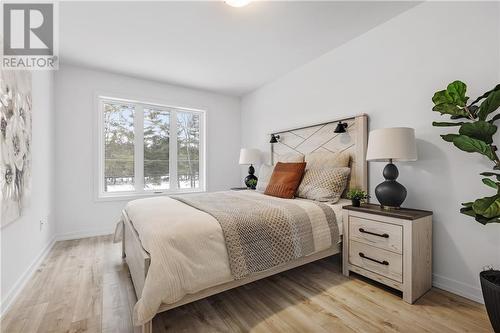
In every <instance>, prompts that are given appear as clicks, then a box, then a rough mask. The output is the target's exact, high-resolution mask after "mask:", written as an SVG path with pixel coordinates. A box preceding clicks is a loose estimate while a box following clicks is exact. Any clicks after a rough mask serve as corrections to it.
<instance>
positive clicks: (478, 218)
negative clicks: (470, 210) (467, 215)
mask: <svg viewBox="0 0 500 333" xmlns="http://www.w3.org/2000/svg"><path fill="white" fill-rule="evenodd" d="M475 220H476V221H477V222H479V223H481V224H483V225H485V224H488V223H500V218H498V217H494V218H491V219H490V218H487V217H484V216H482V215H477V214H476V217H475Z"/></svg>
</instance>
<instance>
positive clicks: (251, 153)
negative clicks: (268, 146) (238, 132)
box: [240, 148, 260, 164]
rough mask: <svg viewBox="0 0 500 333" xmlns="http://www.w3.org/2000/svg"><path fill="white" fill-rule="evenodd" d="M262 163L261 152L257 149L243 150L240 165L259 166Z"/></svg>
mask: <svg viewBox="0 0 500 333" xmlns="http://www.w3.org/2000/svg"><path fill="white" fill-rule="evenodd" d="M259 162H260V150H258V149H255V148H241V150H240V164H257V163H259Z"/></svg>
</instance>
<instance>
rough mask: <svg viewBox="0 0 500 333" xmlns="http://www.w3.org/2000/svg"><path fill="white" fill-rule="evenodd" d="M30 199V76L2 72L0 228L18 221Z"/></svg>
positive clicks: (0, 81) (0, 96)
mask: <svg viewBox="0 0 500 333" xmlns="http://www.w3.org/2000/svg"><path fill="white" fill-rule="evenodd" d="M30 195H31V72H28V71H0V225H1V227H3V226H5V225H7V224H9V223H11V222H13V221H15V220H16V219H18V218H19V217H20V216H21V215H22V212H23V209H24V208H25V207H26V206H27V205H28V204H29V199H30Z"/></svg>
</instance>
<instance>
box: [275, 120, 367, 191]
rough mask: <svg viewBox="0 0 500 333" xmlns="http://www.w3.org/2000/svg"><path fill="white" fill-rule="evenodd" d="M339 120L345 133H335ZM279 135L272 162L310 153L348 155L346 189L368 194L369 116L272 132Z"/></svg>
mask: <svg viewBox="0 0 500 333" xmlns="http://www.w3.org/2000/svg"><path fill="white" fill-rule="evenodd" d="M339 121H342V122H344V123H347V128H346V132H345V133H334V130H335V128H336V127H337V124H338V122H339ZM272 134H274V135H279V140H278V142H277V143H271V144H270V145H271V163H272V164H274V161H277V160H278V158H279V156H280V155H283V154H289V153H297V154H303V155H306V154H308V153H312V152H327V153H328V152H330V153H332V154H334V153H335V154H338V153H339V152H347V153H348V154H349V155H350V158H351V161H350V167H351V179H350V181H349V188H353V187H357V188H361V189H364V190H365V191H368V167H367V163H366V159H365V157H366V147H367V142H368V116H367V115H366V114H362V115H359V116H355V117H351V118H345V119H336V120H332V121H329V122H326V123H321V124H315V125H309V126H303V127H299V128H292V129H286V130H280V131H275V132H273V133H272Z"/></svg>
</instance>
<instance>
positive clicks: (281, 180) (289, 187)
mask: <svg viewBox="0 0 500 333" xmlns="http://www.w3.org/2000/svg"><path fill="white" fill-rule="evenodd" d="M305 168H306V164H305V163H304V162H302V163H281V162H278V163H277V164H276V166H275V167H274V170H273V174H272V176H271V180H270V181H269V185H267V188H266V192H264V194H267V195H271V196H273V197H279V198H285V199H293V197H294V196H295V192H296V191H297V187H299V184H300V180H301V179H302V175H303V174H304V169H305Z"/></svg>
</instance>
